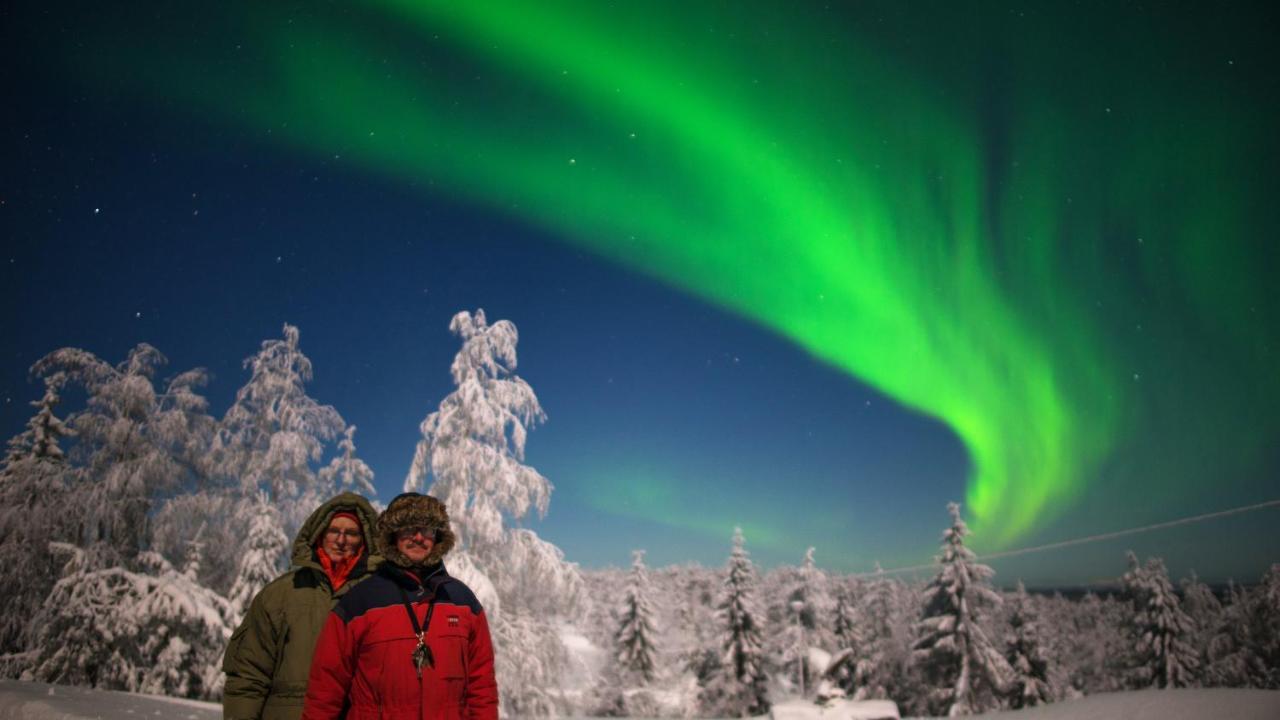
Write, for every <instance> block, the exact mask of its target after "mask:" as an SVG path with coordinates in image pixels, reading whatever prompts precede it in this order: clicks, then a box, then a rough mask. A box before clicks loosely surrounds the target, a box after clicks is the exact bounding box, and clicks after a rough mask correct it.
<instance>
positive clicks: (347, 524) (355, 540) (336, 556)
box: [321, 516, 364, 560]
mask: <svg viewBox="0 0 1280 720" xmlns="http://www.w3.org/2000/svg"><path fill="white" fill-rule="evenodd" d="M321 547H323V548H324V551H325V553H327V554H328V555H329V559H330V560H346V559H347V558H350V557H354V556H356V555H359V554H360V549H361V548H363V547H364V533H363V532H361V531H360V523H357V522H356V521H355V520H352V519H351V518H349V517H346V516H337V517H334V518H333V519H332V520H330V521H329V527H328V528H327V529H326V530H325V531H324V540H323V541H322V543H321Z"/></svg>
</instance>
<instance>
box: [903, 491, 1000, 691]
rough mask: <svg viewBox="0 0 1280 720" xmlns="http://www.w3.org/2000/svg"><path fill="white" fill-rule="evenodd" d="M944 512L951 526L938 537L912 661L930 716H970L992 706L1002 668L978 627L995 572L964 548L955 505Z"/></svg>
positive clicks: (993, 597)
mask: <svg viewBox="0 0 1280 720" xmlns="http://www.w3.org/2000/svg"><path fill="white" fill-rule="evenodd" d="M947 511H948V512H949V513H951V527H949V528H947V530H946V531H945V532H943V535H942V537H943V540H942V554H941V555H940V556H939V557H938V563H939V565H940V567H939V570H938V575H937V577H935V578H934V579H933V580H932V581H931V582H930V583H929V585H928V587H927V588H926V589H925V593H924V602H925V607H924V615H923V618H922V619H921V620H920V622H919V623H918V624H917V632H918V634H919V638H920V639H919V640H917V641H916V643H915V647H914V659H915V662H916V664H917V666H918V667H920V668H921V669H922V670H923V672H924V676H925V678H926V680H927V681H928V682H929V684H930V686H931V688H932V690H931V692H930V697H929V698H928V704H929V705H930V706H931V707H932V708H933V709H934V711H935V712H945V713H946V714H947V715H949V716H956V715H970V714H974V713H979V712H983V711H984V710H987V709H989V708H991V707H994V706H995V703H996V697H997V695H998V694H999V693H1000V691H1001V690H1002V689H1004V687H1005V678H1006V677H1007V673H1008V665H1007V664H1006V663H1005V661H1004V658H1003V657H1002V656H1001V655H1000V653H999V651H997V650H996V649H995V648H994V647H992V644H991V641H990V640H988V639H987V636H986V633H985V632H983V630H982V628H981V627H980V626H979V624H978V620H979V613H980V611H981V609H982V608H983V607H984V606H987V605H996V604H999V603H1000V596H999V595H997V594H996V593H995V592H994V591H993V590H991V588H990V587H988V585H987V581H988V580H989V579H990V578H991V577H992V576H993V575H995V572H994V571H993V570H992V569H991V568H990V567H988V566H986V565H983V564H981V563H979V562H977V559H976V557H975V556H974V554H973V551H972V550H970V549H969V548H967V547H965V544H964V539H965V536H967V535H968V534H969V528H968V526H966V525H965V522H964V520H962V519H961V518H960V506H959V505H958V504H956V503H950V504H948V505H947Z"/></svg>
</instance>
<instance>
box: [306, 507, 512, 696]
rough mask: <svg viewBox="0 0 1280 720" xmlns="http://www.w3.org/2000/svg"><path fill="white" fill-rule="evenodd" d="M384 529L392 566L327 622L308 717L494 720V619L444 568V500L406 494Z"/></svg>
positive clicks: (382, 540)
mask: <svg viewBox="0 0 1280 720" xmlns="http://www.w3.org/2000/svg"><path fill="white" fill-rule="evenodd" d="M377 530H378V533H377V539H378V545H379V548H380V553H381V554H382V556H383V558H385V562H384V563H383V564H382V566H381V567H379V569H378V571H377V572H376V573H374V574H373V576H372V577H370V578H369V579H368V580H366V581H365V582H363V583H361V584H359V585H357V586H356V587H354V588H352V589H351V591H350V592H348V593H347V594H346V595H345V596H344V597H343V598H342V600H341V601H339V602H338V605H337V606H336V607H334V609H333V612H332V613H330V614H329V618H328V620H326V621H325V625H324V629H323V630H321V632H320V639H319V640H318V641H317V643H316V650H315V654H314V656H313V660H312V661H311V675H310V678H309V679H308V681H307V696H306V701H305V703H304V705H303V709H302V720H336V719H337V718H346V719H347V720H373V719H375V718H381V719H382V720H400V719H408V718H414V719H416V720H429V719H434V720H497V717H498V685H497V682H496V681H495V680H494V676H493V645H492V642H491V641H490V638H489V622H488V620H487V619H486V618H485V614H484V609H483V608H481V607H480V603H479V601H477V600H476V596H475V594H474V593H473V592H471V589H470V588H468V587H467V586H466V585H465V584H463V583H462V581H460V580H458V579H456V578H453V577H450V576H449V573H448V572H447V571H446V570H445V568H444V562H443V560H444V556H445V555H446V554H447V553H448V552H449V550H450V549H451V548H452V547H453V545H454V543H455V542H456V541H457V538H456V536H455V535H454V533H453V530H451V529H450V527H449V514H448V512H447V511H446V510H445V506H444V503H442V502H440V501H439V500H437V499H436V498H433V497H431V496H429V495H420V494H418V493H404V494H403V495H399V496H397V497H396V498H395V499H394V500H392V501H391V504H390V505H388V506H387V509H386V511H384V512H383V513H382V515H381V516H380V517H379V518H378V528H377Z"/></svg>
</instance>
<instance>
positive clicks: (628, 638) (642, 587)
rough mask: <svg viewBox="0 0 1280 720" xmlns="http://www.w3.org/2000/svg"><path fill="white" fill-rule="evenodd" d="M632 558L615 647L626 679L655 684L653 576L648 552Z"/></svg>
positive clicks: (641, 552) (655, 633)
mask: <svg viewBox="0 0 1280 720" xmlns="http://www.w3.org/2000/svg"><path fill="white" fill-rule="evenodd" d="M631 556H632V560H631V575H630V577H629V578H628V582H627V591H626V595H625V596H624V597H623V600H622V607H621V608H619V611H618V631H617V632H616V633H614V645H615V646H616V647H617V657H616V660H617V661H618V665H619V666H620V667H621V669H622V673H623V675H624V676H625V675H630V676H631V677H633V678H636V679H638V680H639V681H640V683H641V684H646V683H650V682H653V679H654V676H655V674H656V672H657V667H656V665H655V663H654V656H655V655H656V653H657V650H656V649H655V647H654V639H655V638H656V637H657V631H656V630H654V628H653V610H652V609H651V608H650V606H649V574H648V571H647V570H646V569H645V566H644V551H643V550H636V551H634V552H633V553H632V555H631Z"/></svg>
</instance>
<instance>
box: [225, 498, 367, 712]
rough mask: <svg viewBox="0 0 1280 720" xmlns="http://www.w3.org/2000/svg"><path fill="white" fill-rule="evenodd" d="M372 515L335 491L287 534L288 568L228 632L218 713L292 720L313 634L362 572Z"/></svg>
mask: <svg viewBox="0 0 1280 720" xmlns="http://www.w3.org/2000/svg"><path fill="white" fill-rule="evenodd" d="M377 519H378V515H377V513H376V512H374V510H373V507H372V506H371V505H370V504H369V501H368V500H366V499H365V498H364V497H362V496H360V495H357V494H355V493H349V492H348V493H342V494H341V495H338V496H336V497H334V498H332V499H330V500H329V501H328V502H326V503H324V504H323V505H321V506H320V507H318V508H316V510H315V512H313V513H311V516H310V517H308V518H307V521H306V522H305V523H303V524H302V527H301V529H299V530H298V536H297V538H295V539H294V541H293V556H292V565H291V567H290V568H289V571H288V572H286V573H285V574H284V575H281V576H280V577H278V578H276V579H275V580H273V581H271V582H270V583H268V584H267V586H266V587H264V588H263V589H262V591H261V592H259V593H258V594H257V595H256V596H255V597H254V598H253V602H252V603H250V605H249V610H248V612H247V613H245V617H244V620H243V621H242V622H241V623H240V627H238V628H236V631H235V633H233V634H232V635H231V642H230V643H229V644H228V645H227V652H226V655H224V656H223V659H222V670H223V672H225V673H226V674H227V682H226V686H225V687H224V689H223V695H222V717H223V718H225V719H226V720H297V718H299V717H300V716H301V715H302V701H303V699H304V698H305V697H306V693H307V674H308V672H309V671H310V670H311V655H312V652H313V651H314V650H315V645H316V638H318V637H319V636H320V629H321V628H322V627H324V622H325V620H326V619H327V618H328V616H329V611H331V610H332V609H333V606H334V604H335V603H337V601H338V598H340V597H342V596H343V595H345V594H346V593H347V591H348V590H350V589H351V587H352V586H353V585H355V584H356V583H359V582H360V581H362V580H364V579H365V578H366V577H368V576H369V573H371V572H372V571H373V570H374V569H375V568H376V567H377V565H378V564H379V563H380V562H381V558H379V557H378V556H377V555H371V554H370V552H371V548H374V547H376V545H375V539H374V536H375V533H376V525H377Z"/></svg>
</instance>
